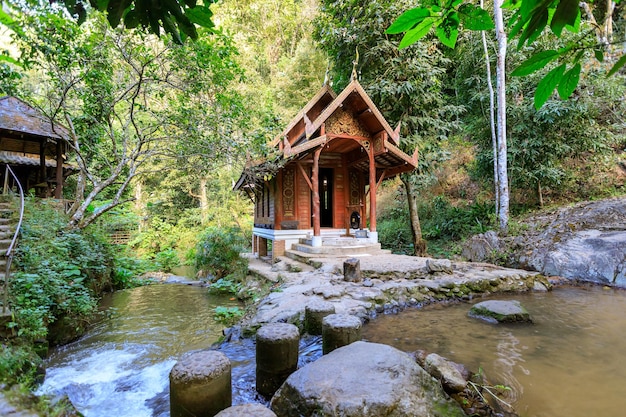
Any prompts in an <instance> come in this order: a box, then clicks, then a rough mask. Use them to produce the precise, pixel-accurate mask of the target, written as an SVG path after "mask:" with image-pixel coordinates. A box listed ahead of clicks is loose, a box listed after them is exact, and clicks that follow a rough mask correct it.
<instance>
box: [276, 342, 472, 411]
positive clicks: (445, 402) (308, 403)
mask: <svg viewBox="0 0 626 417" xmlns="http://www.w3.org/2000/svg"><path fill="white" fill-rule="evenodd" d="M271 404H272V410H273V411H274V412H275V413H276V415H279V416H285V417H292V416H293V417H296V416H343V417H456V416H458V417H461V416H465V414H464V413H463V410H462V409H461V407H460V406H459V405H458V404H457V403H456V402H455V401H454V400H452V399H451V398H450V397H448V396H447V394H446V393H445V392H444V391H443V388H442V387H441V385H440V384H439V382H438V381H437V380H435V379H434V378H433V377H431V376H430V375H429V374H428V373H427V372H426V371H424V370H423V369H422V368H421V367H420V366H419V365H418V364H417V363H416V362H415V361H414V360H413V359H412V358H411V357H410V356H409V355H408V354H406V353H404V352H402V351H400V350H398V349H396V348H394V347H391V346H387V345H382V344H378V343H368V342H354V343H352V344H350V345H347V346H344V347H341V348H339V349H336V350H334V351H332V352H331V353H329V354H327V355H325V356H323V357H321V358H320V359H318V360H317V361H315V362H312V363H309V364H307V365H306V366H304V367H302V368H300V369H299V370H298V371H296V372H294V373H293V374H291V376H290V377H289V378H287V380H286V381H285V383H284V384H283V385H282V387H281V388H280V389H279V390H278V392H277V393H276V395H274V398H272V403H271Z"/></svg>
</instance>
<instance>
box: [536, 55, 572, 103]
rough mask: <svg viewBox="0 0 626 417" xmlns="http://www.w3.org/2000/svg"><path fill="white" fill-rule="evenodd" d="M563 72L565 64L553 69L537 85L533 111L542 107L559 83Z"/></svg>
mask: <svg viewBox="0 0 626 417" xmlns="http://www.w3.org/2000/svg"><path fill="white" fill-rule="evenodd" d="M564 72H565V64H561V65H559V66H558V67H556V68H554V69H553V70H552V71H550V72H549V73H547V74H546V76H545V77H543V79H542V80H541V81H539V84H537V90H535V109H537V110H538V109H540V108H541V106H543V105H544V103H545V102H546V101H548V98H549V97H550V95H551V94H552V92H553V91H554V89H555V88H556V86H557V85H558V84H559V82H561V79H562V78H563V73H564Z"/></svg>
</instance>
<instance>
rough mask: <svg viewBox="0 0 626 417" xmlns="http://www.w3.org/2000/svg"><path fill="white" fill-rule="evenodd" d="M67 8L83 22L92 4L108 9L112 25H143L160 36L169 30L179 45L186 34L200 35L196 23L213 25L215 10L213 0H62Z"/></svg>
mask: <svg viewBox="0 0 626 417" xmlns="http://www.w3.org/2000/svg"><path fill="white" fill-rule="evenodd" d="M58 1H60V2H62V3H64V4H65V7H66V8H67V11H68V12H69V13H70V14H71V15H72V16H75V17H76V20H77V22H78V23H79V24H82V23H84V22H85V21H86V20H87V9H88V6H91V7H92V8H94V9H96V10H99V11H101V12H107V19H108V21H109V24H110V25H111V27H112V28H116V27H117V26H119V25H120V24H122V22H123V24H124V27H126V28H128V29H134V28H137V27H140V26H141V27H142V28H143V29H144V30H147V31H150V32H151V33H154V34H155V35H157V36H160V35H161V29H163V30H164V31H165V33H169V34H170V35H171V36H172V38H173V39H174V40H175V41H176V42H177V43H179V44H182V43H183V40H184V39H185V38H186V37H190V38H191V39H197V38H198V31H197V29H196V25H198V26H201V27H204V28H213V21H212V17H213V12H212V11H211V9H210V8H209V6H210V5H211V3H212V2H213V1H212V0H209V1H205V2H203V4H197V2H196V0H184V1H182V0H181V1H179V0H157V1H150V2H147V1H145V0H89V1H88V2H87V1H84V0H58Z"/></svg>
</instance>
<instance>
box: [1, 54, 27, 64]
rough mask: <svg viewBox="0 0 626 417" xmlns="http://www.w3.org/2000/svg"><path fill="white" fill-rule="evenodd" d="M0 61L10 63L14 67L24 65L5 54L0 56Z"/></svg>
mask: <svg viewBox="0 0 626 417" xmlns="http://www.w3.org/2000/svg"><path fill="white" fill-rule="evenodd" d="M0 61H4V62H9V63H11V64H14V65H18V66H22V64H21V63H20V62H19V61H18V60H16V59H15V58H13V57H10V56H9V55H5V54H0Z"/></svg>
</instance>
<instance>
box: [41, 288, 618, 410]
mask: <svg viewBox="0 0 626 417" xmlns="http://www.w3.org/2000/svg"><path fill="white" fill-rule="evenodd" d="M494 298H497V299H517V300H520V301H521V302H522V304H523V305H524V306H525V307H526V308H527V309H528V310H529V311H530V313H531V315H532V316H533V319H534V321H535V324H533V325H493V324H488V323H485V322H482V321H479V320H477V319H471V318H469V317H467V311H468V309H469V307H470V306H469V304H467V303H459V304H452V305H433V306H429V307H426V308H423V309H419V310H406V311H404V312H402V313H401V314H398V315H387V316H380V317H378V318H377V319H376V320H373V321H372V322H370V323H369V324H368V325H366V326H365V327H364V329H363V337H364V339H365V340H369V341H372V342H380V343H387V344H390V345H393V346H396V347H398V348H399V349H402V350H405V351H414V350H417V349H423V350H426V351H428V352H436V353H439V354H440V355H442V356H445V357H447V358H449V359H451V360H454V361H457V362H460V363H463V364H466V365H467V366H468V367H469V368H470V369H472V370H478V369H479V368H480V369H482V370H483V371H484V372H485V374H486V376H487V377H488V378H489V379H490V381H491V382H492V383H494V384H495V383H497V384H505V385H507V386H509V387H511V391H510V393H509V394H508V395H509V398H508V399H509V401H511V402H513V404H514V406H515V408H516V409H517V411H518V412H519V413H520V415H521V416H524V417H563V416H568V417H583V416H584V417H589V416H602V417H613V416H621V415H624V410H626V396H624V395H623V391H624V390H623V384H624V382H625V381H626V361H624V360H623V356H624V352H625V351H626V331H624V329H626V291H619V290H606V289H602V288H600V287H588V288H587V287H561V288H556V289H555V290H553V291H552V292H549V293H533V294H516V295H513V296H497V297H494ZM218 305H226V306H228V305H231V306H234V305H237V304H236V302H234V301H230V300H229V299H228V298H223V297H212V296H209V295H208V294H207V291H206V289H205V288H199V287H192V286H187V285H174V284H169V285H153V286H147V287H141V288H135V289H132V290H127V291H121V292H118V293H115V294H113V295H112V296H111V297H109V298H108V299H106V300H105V301H104V303H103V307H104V308H106V307H112V308H114V310H113V311H114V313H113V314H111V316H110V317H109V318H107V319H106V320H104V321H102V322H100V323H99V324H97V325H96V326H95V327H94V328H93V329H92V330H91V331H90V332H89V334H87V335H85V336H84V337H83V338H81V339H80V340H78V341H76V342H74V343H72V344H70V345H67V346H64V347H62V348H59V349H57V350H55V351H53V352H52V354H51V356H50V358H49V359H48V361H47V367H48V368H47V376H46V380H45V382H44V384H43V386H42V388H41V389H40V392H42V393H43V392H47V393H52V394H55V393H57V394H59V393H65V394H67V395H69V397H70V399H71V400H72V402H73V403H74V404H75V405H76V407H77V408H78V409H79V411H81V412H82V413H84V415H85V416H86V417H100V416H102V417H111V416H115V417H142V416H146V417H147V416H155V417H168V416H169V394H168V390H169V379H168V375H169V371H170V370H171V368H172V366H173V365H174V364H175V363H176V361H177V360H178V358H180V356H181V355H182V354H183V353H185V352H187V351H190V350H196V349H203V348H207V347H209V346H211V344H212V343H214V342H215V341H216V340H217V339H218V337H219V336H220V335H221V330H222V326H221V325H219V324H217V323H215V321H214V320H213V308H215V307H216V306H218ZM300 348H301V349H300V355H301V356H300V365H303V364H305V363H307V362H310V361H312V360H315V359H317V358H319V356H320V355H321V347H320V340H319V337H318V338H311V337H307V338H303V340H302V342H301V346H300ZM219 349H220V350H221V351H223V352H224V353H225V354H226V356H228V357H229V359H230V360H231V363H232V366H233V403H234V404H240V403H245V402H262V403H263V402H265V401H264V400H263V399H262V398H259V397H258V396H257V394H256V393H255V390H254V382H255V376H254V367H255V362H254V343H253V341H252V340H250V339H243V340H242V341H239V342H234V343H226V344H223V345H222V346H220V347H219Z"/></svg>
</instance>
